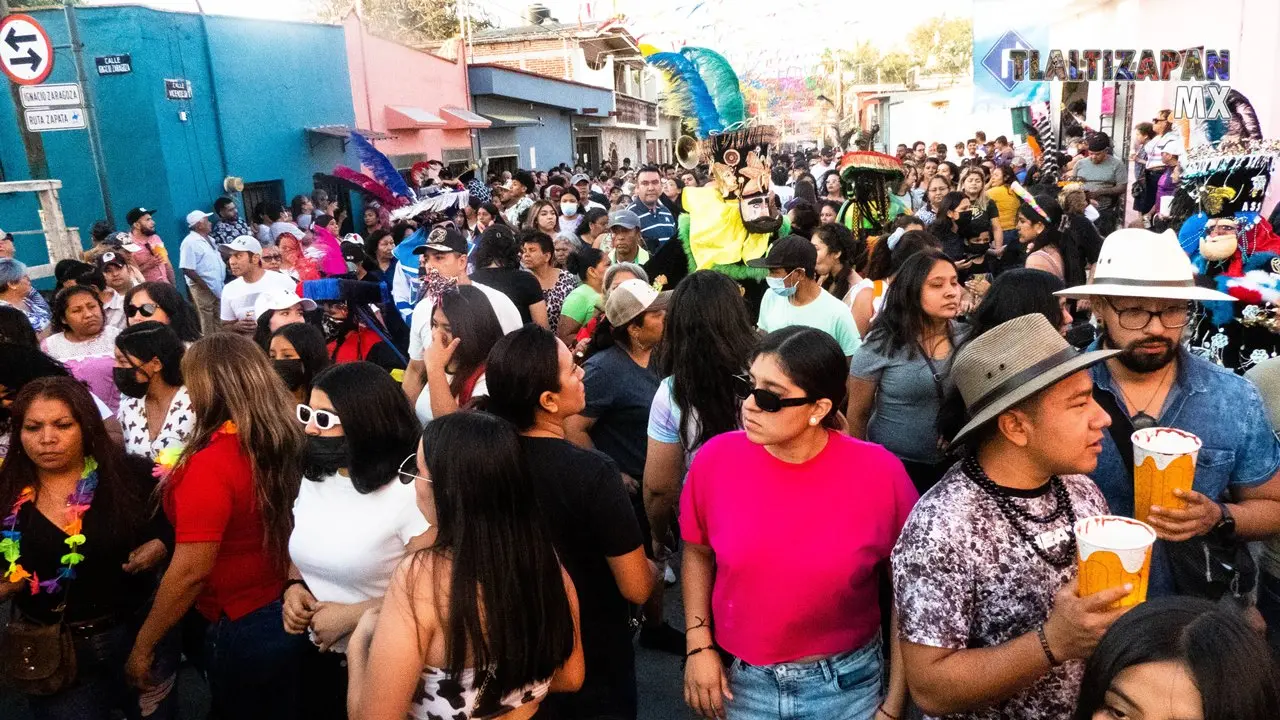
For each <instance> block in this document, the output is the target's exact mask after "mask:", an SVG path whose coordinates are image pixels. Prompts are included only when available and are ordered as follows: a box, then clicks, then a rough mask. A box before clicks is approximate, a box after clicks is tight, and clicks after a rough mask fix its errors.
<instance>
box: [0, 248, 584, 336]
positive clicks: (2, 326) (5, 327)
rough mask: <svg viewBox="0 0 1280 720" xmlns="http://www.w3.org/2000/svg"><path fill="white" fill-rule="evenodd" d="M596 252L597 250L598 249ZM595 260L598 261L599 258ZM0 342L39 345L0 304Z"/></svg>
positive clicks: (26, 324)
mask: <svg viewBox="0 0 1280 720" xmlns="http://www.w3.org/2000/svg"><path fill="white" fill-rule="evenodd" d="M596 252H599V251H598V250H597V251H596ZM596 262H600V260H599V259H597V260H596ZM0 342H8V343H16V344H18V345H26V346H28V347H39V346H40V341H39V340H38V339H37V338H36V331H35V328H33V327H31V321H30V320H28V319H27V315H26V313H24V312H22V311H21V310H19V309H18V308H16V307H10V306H8V305H0Z"/></svg>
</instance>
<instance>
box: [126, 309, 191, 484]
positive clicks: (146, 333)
mask: <svg viewBox="0 0 1280 720" xmlns="http://www.w3.org/2000/svg"><path fill="white" fill-rule="evenodd" d="M185 352H186V346H185V345H183V344H182V341H181V340H179V339H178V335H177V333H175V332H174V331H173V329H172V328H170V327H169V326H168V325H165V324H163V323H158V322H155V321H154V320H151V321H147V322H143V323H138V324H136V325H130V326H129V327H127V328H125V329H124V330H123V331H121V333H120V335H119V336H117V337H116V354H115V359H116V365H115V369H114V371H113V373H112V374H113V376H114V378H115V382H116V387H117V388H119V389H120V410H119V411H118V413H117V416H118V417H119V419H120V428H121V429H122V430H123V431H124V451H125V452H126V453H128V454H130V455H139V456H141V457H145V458H147V459H149V460H155V459H156V455H158V454H159V453H160V451H162V450H164V449H166V448H171V447H172V448H178V449H181V448H182V447H183V446H184V445H186V443H187V438H188V437H190V436H191V430H192V428H193V427H194V426H195V413H193V412H192V410H191V398H190V396H188V395H187V389H186V388H185V387H183V384H182V356H183V354H184V353H185Z"/></svg>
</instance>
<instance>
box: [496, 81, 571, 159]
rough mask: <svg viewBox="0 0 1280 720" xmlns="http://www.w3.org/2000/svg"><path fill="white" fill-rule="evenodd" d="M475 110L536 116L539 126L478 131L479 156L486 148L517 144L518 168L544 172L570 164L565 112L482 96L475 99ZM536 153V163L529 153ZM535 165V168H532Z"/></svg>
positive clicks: (567, 119)
mask: <svg viewBox="0 0 1280 720" xmlns="http://www.w3.org/2000/svg"><path fill="white" fill-rule="evenodd" d="M475 111H476V112H478V113H480V114H482V115H513V116H522V117H535V118H538V119H539V120H540V121H541V124H540V125H525V126H521V127H510V128H489V129H486V130H481V131H480V154H481V155H482V156H484V157H487V154H486V153H485V150H486V149H487V148H495V147H507V146H510V145H516V146H519V148H520V167H521V168H523V169H526V170H546V169H548V168H551V167H554V166H556V165H558V164H560V163H562V162H567V163H570V164H572V162H573V116H572V115H570V114H569V111H567V110H561V109H560V108H554V107H549V106H546V105H536V104H535V105H532V109H531V104H530V103H527V102H518V101H515V100H509V99H507V98H501V97H492V96H483V97H477V98H475ZM535 151H536V154H537V163H534V162H533V158H532V157H531V154H532V153H534V152H535ZM535 165H536V167H535Z"/></svg>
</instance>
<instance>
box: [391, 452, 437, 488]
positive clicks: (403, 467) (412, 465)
mask: <svg viewBox="0 0 1280 720" xmlns="http://www.w3.org/2000/svg"><path fill="white" fill-rule="evenodd" d="M417 469H418V454H417V453H413V454H412V455H410V456H409V457H407V458H405V459H404V460H402V461H401V462H400V469H399V470H398V471H397V472H398V474H399V476H400V482H401V483H403V484H405V485H412V484H413V481H414V480H421V481H423V482H431V478H427V477H422V476H421V475H419V474H418V473H416V472H414V471H415V470H417Z"/></svg>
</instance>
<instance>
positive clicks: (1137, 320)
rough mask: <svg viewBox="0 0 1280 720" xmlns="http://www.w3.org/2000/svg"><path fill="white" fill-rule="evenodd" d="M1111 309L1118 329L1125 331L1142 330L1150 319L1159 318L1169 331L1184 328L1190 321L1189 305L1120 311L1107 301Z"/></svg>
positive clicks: (1148, 323) (1149, 322)
mask: <svg viewBox="0 0 1280 720" xmlns="http://www.w3.org/2000/svg"><path fill="white" fill-rule="evenodd" d="M1107 304H1108V305H1111V309H1112V310H1115V311H1116V315H1117V316H1118V317H1119V320H1120V327H1122V328H1124V329H1125V330H1142V329H1143V328H1145V327H1146V326H1147V325H1150V324H1151V319H1152V318H1156V317H1158V318H1160V324H1161V325H1163V326H1165V327H1166V328H1169V329H1171V330H1173V329H1177V328H1180V327H1186V325H1187V323H1188V322H1190V321H1191V305H1190V304H1187V305H1175V306H1173V307H1167V308H1164V309H1163V310H1147V309H1145V308H1125V309H1124V310H1121V309H1120V308H1118V307H1116V306H1115V305H1114V304H1112V303H1111V301H1107Z"/></svg>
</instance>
